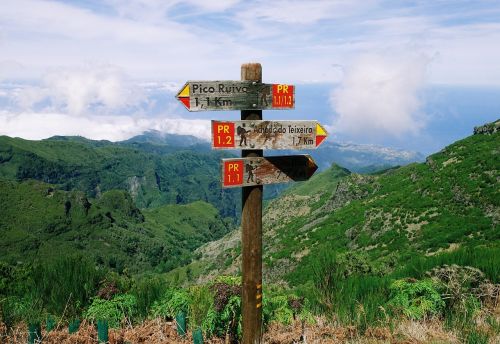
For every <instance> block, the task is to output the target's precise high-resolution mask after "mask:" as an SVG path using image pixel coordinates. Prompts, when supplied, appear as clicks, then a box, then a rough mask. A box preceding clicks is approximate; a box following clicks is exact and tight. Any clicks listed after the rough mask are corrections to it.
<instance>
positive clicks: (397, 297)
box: [388, 279, 445, 319]
mask: <svg viewBox="0 0 500 344" xmlns="http://www.w3.org/2000/svg"><path fill="white" fill-rule="evenodd" d="M390 291H391V299H390V300H389V302H388V306H389V307H390V308H392V309H394V310H395V311H396V312H398V313H399V312H400V313H402V314H404V315H405V316H406V317H408V318H410V319H422V318H424V317H426V316H430V315H436V314H439V313H440V312H441V310H442V309H443V308H444V306H445V303H444V301H443V300H442V299H441V296H440V295H439V292H438V291H437V290H436V286H435V284H434V282H433V281H432V280H430V279H426V280H414V279H401V280H396V281H394V282H393V283H392V284H391V286H390Z"/></svg>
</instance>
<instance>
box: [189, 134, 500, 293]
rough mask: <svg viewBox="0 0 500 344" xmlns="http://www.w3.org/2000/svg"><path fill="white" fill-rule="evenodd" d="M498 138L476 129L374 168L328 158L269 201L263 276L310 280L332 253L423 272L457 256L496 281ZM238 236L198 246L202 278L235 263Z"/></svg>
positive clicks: (373, 267)
mask: <svg viewBox="0 0 500 344" xmlns="http://www.w3.org/2000/svg"><path fill="white" fill-rule="evenodd" d="M499 147H500V137H499V133H498V132H495V133H491V134H487V135H486V134H483V135H473V136H470V137H468V138H466V139H464V140H461V141H458V142H456V143H454V144H452V145H450V146H448V147H446V148H445V149H443V150H442V151H441V152H439V153H436V154H434V155H431V156H429V157H428V158H427V161H426V162H425V163H414V164H411V165H408V166H405V167H400V168H393V169H390V170H387V171H385V172H383V173H377V174H374V175H359V174H351V173H349V171H347V170H345V169H342V168H340V167H339V166H336V165H333V166H332V167H331V168H330V169H328V170H326V171H324V172H322V173H320V174H317V175H315V176H314V177H313V178H311V179H310V180H309V181H307V182H303V183H297V184H296V185H294V186H293V187H292V188H290V189H289V190H287V191H286V192H285V193H284V194H283V195H282V196H281V197H279V198H278V199H275V200H273V201H271V202H270V203H269V205H268V206H267V208H266V210H265V214H264V218H263V224H264V240H263V242H264V275H265V277H266V278H267V280H268V281H279V280H285V281H287V282H289V283H290V284H291V285H295V286H300V285H304V284H307V283H309V282H311V281H312V280H313V279H314V271H312V269H313V266H316V265H317V264H318V263H319V262H321V261H322V260H323V259H324V257H331V256H333V257H335V256H338V257H340V259H343V257H349V258H348V260H350V261H351V262H352V264H354V265H356V264H358V265H360V267H352V269H353V271H357V270H356V269H357V268H359V269H360V271H365V272H366V271H369V272H370V274H375V275H380V274H384V275H386V274H390V273H392V274H394V276H396V275H402V276H405V275H411V274H415V275H416V276H417V275H418V276H422V273H424V272H425V271H426V270H428V269H430V268H432V267H433V266H435V265H439V264H440V263H443V262H447V263H453V262H455V261H457V262H459V261H460V259H463V261H462V263H463V265H471V266H475V267H478V268H480V269H481V270H482V271H483V272H485V273H487V275H488V277H489V278H490V279H492V280H493V281H498V280H499V279H500V262H499V261H498V257H500V229H499V220H500V208H499V207H500V193H499V191H498V190H499V189H500V188H499V178H500V177H499V171H498V166H500V158H499V156H500V155H499V152H500V150H499ZM238 240H239V233H233V234H228V236H226V237H225V238H223V239H221V240H220V241H219V244H217V243H210V244H209V245H207V247H201V248H200V249H199V252H200V253H201V259H200V260H199V261H198V262H195V263H193V264H194V265H196V266H200V265H201V266H203V268H202V269H198V270H199V273H200V275H201V278H202V279H203V278H204V277H203V276H213V275H216V274H217V273H231V272H232V273H234V272H237V271H238V269H237V267H238V266H239V264H240V257H239V254H240V247H239V241H238ZM228 242H233V243H234V244H233V245H232V246H230V247H228V244H227V243H228ZM218 246H219V247H220V249H217V247H218ZM214 251H215V252H218V253H217V254H214V253H213V252H214ZM228 257H231V259H230V261H228ZM460 257H461V258H460ZM223 262H226V264H221V263H223ZM415 266H419V267H418V268H416V267H415ZM363 269H364V270H363Z"/></svg>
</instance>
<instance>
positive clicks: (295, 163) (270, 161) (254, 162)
mask: <svg viewBox="0 0 500 344" xmlns="http://www.w3.org/2000/svg"><path fill="white" fill-rule="evenodd" d="M317 168H318V166H317V165H316V163H315V162H314V160H313V159H312V158H311V156H310V155H307V154H304V155H288V156H272V157H251V158H248V157H247V158H234V159H222V187H224V188H231V187H242V186H253V185H263V184H277V183H287V182H291V181H302V180H308V179H309V178H310V177H311V176H312V175H313V174H314V172H315V171H316V169H317Z"/></svg>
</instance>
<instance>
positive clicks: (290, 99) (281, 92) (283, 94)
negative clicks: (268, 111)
mask: <svg viewBox="0 0 500 344" xmlns="http://www.w3.org/2000/svg"><path fill="white" fill-rule="evenodd" d="M294 103H295V99H294V92H293V85H282V84H273V107H275V108H293V105H294Z"/></svg>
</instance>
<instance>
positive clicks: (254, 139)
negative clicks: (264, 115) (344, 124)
mask: <svg viewBox="0 0 500 344" xmlns="http://www.w3.org/2000/svg"><path fill="white" fill-rule="evenodd" d="M326 137H327V133H326V130H325V129H324V128H323V127H322V126H321V124H319V123H318V122H317V121H212V148H213V149H235V148H240V149H316V148H317V147H319V145H320V144H321V143H322V142H323V140H324V139H325V138H326Z"/></svg>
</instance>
